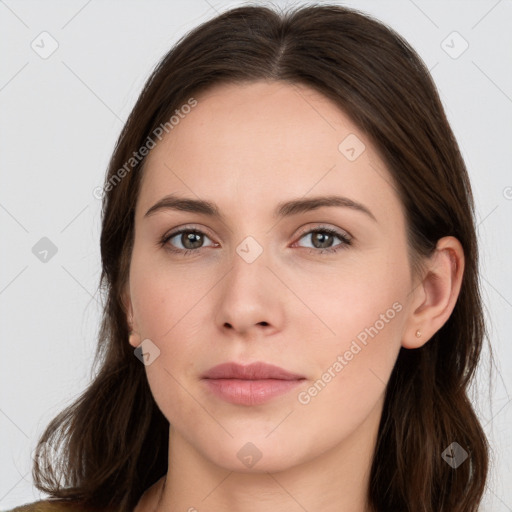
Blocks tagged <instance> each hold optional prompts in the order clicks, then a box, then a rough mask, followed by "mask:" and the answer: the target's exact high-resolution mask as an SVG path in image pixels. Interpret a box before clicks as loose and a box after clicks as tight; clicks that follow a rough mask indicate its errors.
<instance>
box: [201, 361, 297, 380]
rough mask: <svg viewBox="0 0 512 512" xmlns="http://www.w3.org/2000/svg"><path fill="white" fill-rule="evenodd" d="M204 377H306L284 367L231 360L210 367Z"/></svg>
mask: <svg viewBox="0 0 512 512" xmlns="http://www.w3.org/2000/svg"><path fill="white" fill-rule="evenodd" d="M203 378H204V379H244V380H260V379H279V380H299V379H304V378H305V377H304V376H302V375H298V374H296V373H290V372H288V371H286V370H285V369H284V368H280V367H279V366H274V365H272V364H267V363H263V362H259V361H258V362H256V363H252V364H249V365H246V366H243V365H241V364H238V363H234V362H229V363H223V364H219V365H217V366H214V367H213V368H210V369H209V370H208V371H207V372H206V373H205V374H204V375H203Z"/></svg>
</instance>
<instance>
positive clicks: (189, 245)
mask: <svg viewBox="0 0 512 512" xmlns="http://www.w3.org/2000/svg"><path fill="white" fill-rule="evenodd" d="M205 238H206V239H208V240H210V238H209V237H208V236H207V235H206V233H203V232H202V231H200V230H198V229H191V228H181V229H179V230H178V231H174V232H172V233H170V234H168V235H164V237H163V238H162V240H161V241H160V245H161V246H162V247H166V248H167V249H168V250H169V251H171V252H176V253H182V254H183V256H185V255H187V254H189V253H190V252H193V251H198V250H200V249H202V248H203V247H209V246H204V245H203V244H204V240H205ZM210 241H211V240H210ZM180 245H181V247H180ZM214 245H215V244H214V243H212V244H210V246H214Z"/></svg>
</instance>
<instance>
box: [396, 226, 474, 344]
mask: <svg viewBox="0 0 512 512" xmlns="http://www.w3.org/2000/svg"><path fill="white" fill-rule="evenodd" d="M425 267H426V268H425V272H424V275H423V277H422V278H421V281H420V282H419V283H416V284H415V288H414V290H413V292H412V294H413V299H412V303H411V304H412V310H411V311H412V313H411V315H410V318H409V319H408V323H407V326H406V329H405V331H404V337H403V340H402V346H403V347H404V348H419V347H421V346H423V345H424V344H425V343H426V342H427V341H428V340H429V339H430V338H431V337H432V336H433V335H434V334H435V333H436V332H437V331H438V330H439V329H440V328H441V327H442V326H443V325H444V324H445V322H446V321H447V320H448V318H449V317H450V315H451V314H452V311H453V308H454V307H455V304H456V302H457V298H458V296H459V292H460V288H461V285H462V276H463V274H464V250H463V248H462V245H461V243H460V242H459V241H458V240H457V238H455V237H453V236H446V237H443V238H440V239H439V240H438V242H437V245H436V249H435V251H434V254H433V255H432V256H431V257H430V258H429V259H428V261H427V262H426V265H425ZM418 334H419V336H418Z"/></svg>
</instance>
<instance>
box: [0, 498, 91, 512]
mask: <svg viewBox="0 0 512 512" xmlns="http://www.w3.org/2000/svg"><path fill="white" fill-rule="evenodd" d="M75 511H76V512H88V511H86V510H85V509H84V508H83V507H81V506H80V505H79V504H77V503H73V502H69V501H62V500H40V501H34V502H32V503H26V504H25V505H21V506H19V507H16V508H13V509H12V510H7V511H6V512H75Z"/></svg>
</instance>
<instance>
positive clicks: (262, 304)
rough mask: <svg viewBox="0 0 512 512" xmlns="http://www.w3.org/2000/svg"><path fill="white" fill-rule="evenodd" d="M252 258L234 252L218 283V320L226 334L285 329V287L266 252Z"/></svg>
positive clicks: (259, 334)
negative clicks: (269, 261)
mask: <svg viewBox="0 0 512 512" xmlns="http://www.w3.org/2000/svg"><path fill="white" fill-rule="evenodd" d="M249 261H250V260H246V259H244V258H243V257H242V256H240V255H239V254H238V253H235V254H234V255H233V258H232V266H231V269H230V270H229V271H228V273H227V274H226V275H225V277H224V278H223V279H222V282H221V283H219V287H218V295H217V297H216V300H217V307H216V319H217V326H218V328H219V329H220V330H222V331H223V332H224V334H230V333H231V335H233V336H238V337H245V338H252V337H258V336H261V335H270V334H273V333H274V332H277V331H279V330H281V329H282V328H283V324H284V317H285V312H284V304H283V302H284V301H286V297H285V295H286V289H285V287H284V286H283V284H282V283H281V282H280V281H279V279H277V278H276V276H275V270H274V269H271V268H269V265H268V259H267V257H266V253H265V251H263V253H262V254H260V255H259V256H258V258H256V259H255V260H254V261H252V262H249Z"/></svg>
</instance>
